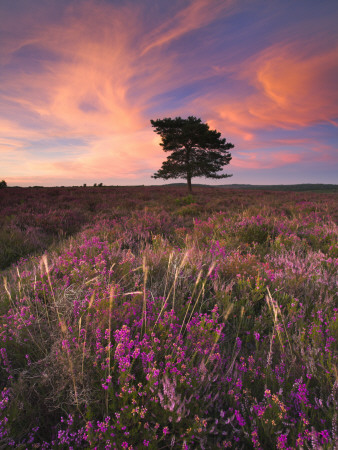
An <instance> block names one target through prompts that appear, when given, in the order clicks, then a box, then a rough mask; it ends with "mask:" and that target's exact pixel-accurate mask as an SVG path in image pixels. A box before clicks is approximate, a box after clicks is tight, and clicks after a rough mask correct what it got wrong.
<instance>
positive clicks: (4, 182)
mask: <svg viewBox="0 0 338 450" xmlns="http://www.w3.org/2000/svg"><path fill="white" fill-rule="evenodd" d="M5 187H7V183H6V181H5V180H2V181H0V189H4V188H5Z"/></svg>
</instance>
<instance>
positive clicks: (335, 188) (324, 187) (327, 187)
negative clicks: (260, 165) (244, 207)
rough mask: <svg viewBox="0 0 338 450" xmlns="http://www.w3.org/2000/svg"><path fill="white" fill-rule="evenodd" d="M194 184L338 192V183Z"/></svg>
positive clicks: (174, 184) (201, 185)
mask: <svg viewBox="0 0 338 450" xmlns="http://www.w3.org/2000/svg"><path fill="white" fill-rule="evenodd" d="M167 186H185V183H171V184H170V185H167ZM194 186H200V187H216V188H225V189H257V190H267V191H298V192H305V191H318V192H338V184H321V183H318V184H313V183H307V184H271V185H270V184H266V185H264V184H259V185H258V184H222V185H211V184H195V183H194Z"/></svg>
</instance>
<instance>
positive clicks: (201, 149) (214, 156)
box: [150, 116, 234, 192]
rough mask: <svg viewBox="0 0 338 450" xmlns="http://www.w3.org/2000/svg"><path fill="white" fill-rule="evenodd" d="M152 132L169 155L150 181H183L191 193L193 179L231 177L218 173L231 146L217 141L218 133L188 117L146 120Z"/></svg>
mask: <svg viewBox="0 0 338 450" xmlns="http://www.w3.org/2000/svg"><path fill="white" fill-rule="evenodd" d="M150 122H151V124H152V126H153V127H154V128H155V132H156V133H157V134H159V135H160V136H161V138H162V143H161V144H160V145H161V146H162V147H163V150H164V151H165V152H171V154H170V156H168V158H167V160H166V161H164V162H163V163H162V167H161V169H159V170H158V171H157V172H156V173H155V174H154V175H153V178H163V179H165V180H168V179H170V178H186V180H187V183H188V189H189V191H190V192H191V179H192V178H193V177H207V178H217V179H219V178H227V177H229V176H231V175H226V174H221V175H220V174H218V173H217V172H220V171H221V170H222V168H223V166H225V165H227V164H229V163H230V161H231V154H230V153H229V152H228V150H230V149H231V148H233V147H234V145H233V144H231V143H230V142H228V143H226V140H225V139H221V133H219V132H217V131H216V130H210V128H209V125H208V124H206V123H202V121H201V119H197V118H196V117H193V116H189V117H188V118H187V119H182V118H181V117H176V118H175V119H171V118H165V119H157V120H151V121H150Z"/></svg>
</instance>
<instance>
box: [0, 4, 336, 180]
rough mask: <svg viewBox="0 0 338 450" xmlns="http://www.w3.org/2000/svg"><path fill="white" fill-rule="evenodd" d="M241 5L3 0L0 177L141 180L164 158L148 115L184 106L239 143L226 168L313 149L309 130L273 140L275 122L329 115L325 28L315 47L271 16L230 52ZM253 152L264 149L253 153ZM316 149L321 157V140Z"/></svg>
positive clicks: (331, 51) (294, 158) (183, 111)
mask: <svg viewBox="0 0 338 450" xmlns="http://www.w3.org/2000/svg"><path fill="white" fill-rule="evenodd" d="M257 1H258V3H259V4H260V5H261V2H260V1H259V0H257ZM248 5H249V6H248ZM250 8H251V9H250ZM253 10H254V8H253V6H252V4H251V3H250V2H243V3H242V4H241V5H239V2H235V1H233V0H194V1H192V0H191V1H187V0H184V1H173V2H170V3H169V2H159V3H154V2H151V1H150V0H143V1H140V2H133V1H126V2H110V1H100V2H97V1H94V0H84V1H81V2H77V1H65V0H59V1H56V0H55V1H54V0H51V1H50V2H48V3H44V4H41V2H39V1H35V0H32V2H30V5H29V7H28V4H27V3H25V2H22V1H21V0H13V1H12V2H11V4H10V5H6V4H5V3H2V4H1V5H0V14H1V16H2V18H3V20H2V22H1V25H0V38H1V41H2V45H1V47H0V156H1V159H2V164H1V171H2V173H1V174H0V177H7V178H8V179H9V178H10V177H12V178H11V179H13V180H15V179H17V180H18V181H17V182H19V180H24V179H26V180H31V179H34V177H36V178H37V179H40V180H43V179H44V177H46V178H45V179H46V180H47V179H50V180H51V179H52V180H58V179H59V180H60V181H61V183H59V184H64V183H66V182H67V181H66V180H67V179H68V180H72V182H75V181H74V180H79V182H81V181H83V182H85V181H86V180H87V179H93V178H100V179H101V180H102V181H104V180H111V181H113V180H114V179H116V180H120V181H121V180H126V181H128V180H135V182H140V181H143V182H146V183H147V182H148V183H149V182H150V179H149V174H151V173H152V172H154V171H155V170H157V169H158V166H159V165H160V163H161V161H162V160H163V154H162V153H161V149H160V148H159V146H158V137H157V136H155V135H154V133H153V132H152V130H151V127H150V124H149V119H150V118H155V117H161V116H164V115H171V116H174V115H182V116H184V115H191V114H195V115H197V116H202V118H203V119H204V120H208V122H209V123H210V125H211V126H213V127H214V128H217V129H219V130H220V131H222V132H224V134H225V136H226V137H227V138H229V140H231V141H232V142H233V143H235V144H236V149H238V151H239V153H238V156H235V155H236V150H235V151H234V158H233V162H232V165H233V167H234V169H236V167H252V168H253V169H254V168H255V167H257V168H258V167H261V168H262V167H276V168H278V167H283V166H285V165H289V164H297V163H301V162H302V161H303V158H304V155H305V151H304V150H305V148H306V147H310V151H313V152H314V153H315V152H317V153H318V148H320V144H321V143H320V140H319V139H317V140H316V139H315V140H311V143H310V144H309V142H308V141H306V140H304V141H302V139H305V138H304V136H302V135H300V136H298V137H297V139H298V141H297V142H291V140H290V142H288V143H287V142H286V141H285V142H284V144H283V143H282V142H281V138H280V136H279V132H280V130H288V129H290V130H305V129H307V128H309V127H310V128H311V129H314V127H315V126H317V125H318V124H321V123H327V124H329V125H330V126H331V127H335V126H336V125H337V117H338V109H337V105H338V101H337V100H338V98H337V90H336V89H335V86H336V81H335V80H336V79H337V78H338V64H337V61H338V58H337V56H338V53H337V49H338V45H337V42H338V39H333V38H332V30H330V29H329V30H326V31H325V30H324V31H323V35H322V37H321V41H320V42H321V44H320V45H318V43H316V42H315V39H314V40H313V41H311V40H306V39H305V38H304V36H302V34H301V32H300V34H299V35H298V36H296V38H295V39H293V40H290V39H288V38H287V31H288V30H287V24H286V23H284V27H285V32H284V33H280V35H279V37H278V40H277V41H272V42H271V41H270V42H268V43H264V39H262V42H263V43H262V44H260V45H259V46H258V44H257V43H256V44H255V45H254V46H253V47H252V49H253V51H252V52H251V53H250V51H248V48H245V51H243V49H244V47H243V42H242V41H241V40H242V39H243V36H245V38H246V40H245V42H246V45H247V46H248V47H249V48H250V45H251V44H252V43H251V42H250V41H248V40H247V36H248V33H249V35H250V27H254V25H253V24H251V22H250V21H249V22H248V20H247V15H248V14H249V12H250V11H251V12H252V11H253ZM248 11H249V12H248ZM269 11H270V10H269ZM269 13H270V12H269ZM263 14H264V9H263ZM255 17H256V18H257V15H256V16H255ZM260 20H262V19H260ZM268 20H269V18H268V17H267V18H266V21H268ZM284 20H285V19H284ZM314 20H315V18H314ZM236 21H237V22H236ZM241 21H242V22H241ZM232 22H236V23H238V27H237V28H238V31H237V30H236V28H235V27H233V28H232V30H231V33H233V32H234V30H235V31H236V33H237V40H238V43H236V41H237V40H236V36H232V35H231V36H230V34H227V32H228V31H227V30H228V28H229V27H230V26H231V24H232ZM241 23H242V28H241V26H240V25H241ZM247 23H249V25H247ZM252 23H253V22H252ZM282 25H283V24H282ZM299 27H300V28H301V24H299ZM253 29H254V28H253ZM248 30H249V31H248ZM255 30H256V29H255ZM300 31H301V30H300ZM274 36H275V34H274V32H273V30H272V31H271V39H273V38H274ZM329 36H331V37H330V38H329ZM230 37H231V38H230ZM223 43H226V45H225V44H224V45H223ZM229 61H231V64H229ZM182 98H184V101H183V100H182ZM267 130H275V131H273V132H274V136H273V137H271V136H270V138H269V139H268V138H267V136H266V135H264V133H266V131H267ZM300 133H301V131H300ZM297 139H296V140H297ZM283 145H284V146H286V145H288V150H287V151H286V153H284V151H282V150H281V146H283ZM325 145H326V148H325ZM259 148H263V149H265V148H270V150H271V151H269V152H268V151H266V152H265V153H263V154H264V158H263V160H262V158H260V157H259V154H258V152H257V149H259ZM311 148H312V149H313V150H311ZM322 150H323V154H326V155H328V158H332V155H333V152H332V142H331V141H330V142H326V143H325V142H323V147H322ZM241 151H242V154H240V152H241ZM43 153H45V154H43ZM47 154H48V155H47ZM265 158H267V159H265ZM145 174H146V175H145ZM15 177H16V178H15ZM145 177H148V178H147V179H145ZM27 182H28V181H27ZM40 182H41V181H40ZM29 183H31V181H29ZM121 183H122V181H121Z"/></svg>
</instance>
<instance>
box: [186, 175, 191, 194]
mask: <svg viewBox="0 0 338 450" xmlns="http://www.w3.org/2000/svg"><path fill="white" fill-rule="evenodd" d="M187 182H188V191H189V193H190V194H191V193H192V188H191V177H189V176H188V177H187Z"/></svg>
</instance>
